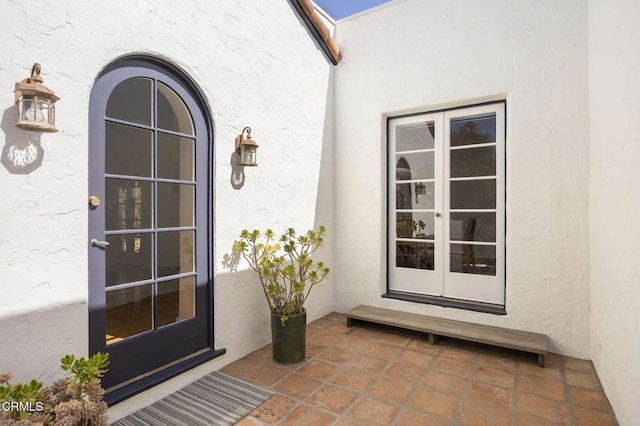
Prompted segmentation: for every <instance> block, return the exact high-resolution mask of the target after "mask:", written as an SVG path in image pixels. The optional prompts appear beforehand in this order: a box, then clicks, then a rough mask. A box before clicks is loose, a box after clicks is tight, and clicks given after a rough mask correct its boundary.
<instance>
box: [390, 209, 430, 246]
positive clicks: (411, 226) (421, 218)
mask: <svg viewBox="0 0 640 426" xmlns="http://www.w3.org/2000/svg"><path fill="white" fill-rule="evenodd" d="M396 237H398V238H419V239H426V240H433V239H434V222H433V213H431V212H411V213H405V212H398V213H397V216H396Z"/></svg>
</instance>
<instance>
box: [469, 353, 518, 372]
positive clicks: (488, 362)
mask: <svg viewBox="0 0 640 426" xmlns="http://www.w3.org/2000/svg"><path fill="white" fill-rule="evenodd" d="M476 365H477V366H478V367H487V368H496V369H498V370H502V371H508V372H510V373H515V372H516V369H517V368H518V361H517V360H516V359H514V358H512V357H506V356H501V355H496V354H493V353H491V354H480V355H479V356H478V362H477V364H476Z"/></svg>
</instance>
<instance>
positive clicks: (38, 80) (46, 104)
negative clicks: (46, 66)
mask: <svg viewBox="0 0 640 426" xmlns="http://www.w3.org/2000/svg"><path fill="white" fill-rule="evenodd" d="M40 70H41V68H40V64H38V63H35V64H33V67H32V68H31V77H29V78H25V79H24V80H22V81H19V82H17V83H16V89H15V91H14V93H15V97H16V103H17V104H18V122H17V123H16V127H19V128H21V129H24V130H31V131H34V132H45V133H54V132H57V131H58V129H56V114H55V103H56V102H57V101H58V100H60V98H59V97H57V96H56V94H55V93H53V91H51V89H49V88H48V87H46V86H45V85H44V84H42V77H40Z"/></svg>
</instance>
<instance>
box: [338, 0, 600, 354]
mask: <svg viewBox="0 0 640 426" xmlns="http://www.w3.org/2000/svg"><path fill="white" fill-rule="evenodd" d="M336 37H337V39H338V41H339V43H340V44H341V48H342V52H343V55H344V60H343V62H342V63H341V64H340V66H339V67H338V68H337V69H336V75H335V117H336V119H335V159H336V160H335V179H336V182H340V185H337V186H336V195H335V202H336V211H335V220H336V240H335V249H336V252H335V259H336V268H335V269H336V274H335V276H334V278H335V280H336V281H335V282H336V287H335V291H336V296H335V300H336V310H338V311H345V310H348V309H350V308H352V307H354V306H356V305H359V304H362V303H364V304H371V305H376V306H383V307H389V308H393V309H399V310H406V311H411V312H416V313H424V314H429V315H436V316H442V317H446V318H456V319H461V320H468V321H474V322H479V323H484V324H490V325H496V326H505V327H508V328H515V329H522V330H529V331H534V332H540V333H544V334H547V335H549V336H550V338H551V345H552V347H551V349H552V351H554V352H559V353H562V354H567V355H572V356H576V357H580V358H588V357H589V350H590V349H589V336H590V334H589V333H590V331H589V237H588V230H589V226H588V218H589V214H588V201H589V200H588V189H587V188H588V186H587V185H588V179H589V121H588V119H589V112H588V96H587V91H588V90H587V80H588V73H587V61H588V58H587V7H586V3H585V2H583V1H577V0H576V1H562V2H558V1H554V0H549V1H537V2H523V1H519V0H512V1H510V0H489V1H482V2H474V1H460V0H456V1H450V0H446V1H444V0H443V1H438V0H434V1H422V0H404V1H394V2H391V3H388V4H386V5H384V6H381V7H380V8H378V9H376V10H375V11H373V12H371V13H364V14H361V15H358V16H356V17H354V18H347V19H344V20H340V21H338V22H337V25H336ZM502 99H504V100H506V102H507V140H506V164H507V176H506V187H507V194H506V195H507V202H506V219H507V225H506V263H507V266H506V277H507V278H506V309H507V312H508V314H507V315H506V316H496V315H491V314H481V313H474V312H468V311H462V310H457V309H447V308H441V307H436V306H430V305H423V304H416V303H410V302H401V301H396V300H389V299H382V298H381V297H380V296H381V294H383V293H384V292H385V289H386V259H385V256H386V254H385V243H384V242H385V241H386V213H385V209H386V201H385V198H386V194H385V191H386V189H385V188H386V167H385V164H386V145H385V144H386V136H385V133H386V128H385V125H386V117H388V116H393V115H396V114H400V113H406V112H417V111H430V110H437V109H441V108H447V107H451V106H462V105H468V104H474V103H479V102H484V101H491V100H502ZM380 242H382V244H381V243H380Z"/></svg>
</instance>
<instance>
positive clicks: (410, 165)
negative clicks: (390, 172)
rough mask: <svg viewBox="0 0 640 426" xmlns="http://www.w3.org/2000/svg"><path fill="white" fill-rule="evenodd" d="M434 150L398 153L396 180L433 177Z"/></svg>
mask: <svg viewBox="0 0 640 426" xmlns="http://www.w3.org/2000/svg"><path fill="white" fill-rule="evenodd" d="M433 175H434V152H433V151H427V152H414V153H411V154H401V155H400V154H398V156H397V170H396V177H397V180H410V179H433Z"/></svg>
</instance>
